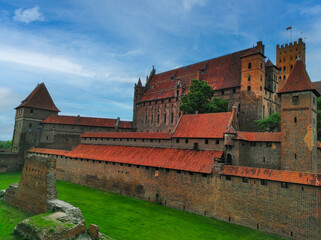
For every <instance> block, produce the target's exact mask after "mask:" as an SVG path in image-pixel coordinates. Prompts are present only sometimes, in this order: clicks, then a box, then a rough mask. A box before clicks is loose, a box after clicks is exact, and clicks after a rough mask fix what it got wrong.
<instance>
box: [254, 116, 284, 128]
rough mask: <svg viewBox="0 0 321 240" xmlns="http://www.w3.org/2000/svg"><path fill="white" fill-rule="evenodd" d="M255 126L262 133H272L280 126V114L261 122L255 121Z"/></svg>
mask: <svg viewBox="0 0 321 240" xmlns="http://www.w3.org/2000/svg"><path fill="white" fill-rule="evenodd" d="M254 123H255V125H256V126H257V127H258V128H259V129H260V130H261V131H263V132H272V131H273V130H274V129H276V128H280V126H281V114H280V113H273V114H272V115H270V116H269V117H267V118H264V119H261V120H255V121H254Z"/></svg>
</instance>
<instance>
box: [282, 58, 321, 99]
mask: <svg viewBox="0 0 321 240" xmlns="http://www.w3.org/2000/svg"><path fill="white" fill-rule="evenodd" d="M302 91H312V92H314V93H315V94H316V95H317V96H319V93H318V91H317V90H316V88H315V87H314V85H313V84H312V83H311V80H310V77H309V75H308V73H307V71H306V69H305V65H304V63H303V61H302V60H301V59H299V60H297V61H296V63H295V65H294V67H293V69H292V70H291V72H290V75H289V76H288V78H287V79H286V81H285V83H284V85H283V87H282V88H281V89H280V90H279V91H278V93H279V94H282V93H291V92H302Z"/></svg>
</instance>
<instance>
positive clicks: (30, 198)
mask: <svg viewBox="0 0 321 240" xmlns="http://www.w3.org/2000/svg"><path fill="white" fill-rule="evenodd" d="M55 168H56V159H55V158H54V157H50V156H35V155H29V156H28V157H27V159H26V162H25V165H24V168H23V171H22V176H21V179H20V182H19V183H13V184H11V185H10V186H9V187H8V189H7V190H3V191H1V194H0V197H4V200H5V201H6V202H7V203H8V204H10V205H11V206H14V207H17V208H19V209H22V210H24V211H27V212H30V213H33V214H38V215H35V216H33V217H30V218H27V219H25V220H23V221H22V222H20V223H19V224H18V225H17V226H16V227H15V229H14V234H15V236H16V237H17V238H18V239H22V240H30V239H35V240H58V239H76V240H92V239H95V240H96V239H111V238H109V237H107V236H105V235H103V234H101V233H100V232H99V227H98V226H97V225H94V224H90V225H89V227H88V229H86V224H85V219H84V218H83V215H82V213H81V211H80V209H79V208H77V207H74V206H72V205H71V204H69V203H67V202H64V201H61V200H58V199H57V189H56V174H55Z"/></svg>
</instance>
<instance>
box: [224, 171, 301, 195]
mask: <svg viewBox="0 0 321 240" xmlns="http://www.w3.org/2000/svg"><path fill="white" fill-rule="evenodd" d="M225 179H226V180H227V181H231V180H232V176H230V175H226V176H225ZM249 179H250V178H247V177H242V182H243V183H249ZM259 181H260V184H261V185H262V186H267V185H268V180H267V179H260V180H259ZM254 183H255V180H254ZM281 188H289V183H287V182H281ZM302 191H303V188H302Z"/></svg>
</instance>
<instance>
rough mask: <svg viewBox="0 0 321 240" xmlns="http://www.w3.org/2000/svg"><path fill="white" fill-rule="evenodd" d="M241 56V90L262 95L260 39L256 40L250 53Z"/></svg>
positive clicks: (262, 71) (262, 62) (262, 53)
mask: <svg viewBox="0 0 321 240" xmlns="http://www.w3.org/2000/svg"><path fill="white" fill-rule="evenodd" d="M241 58H242V59H241V61H242V63H241V64H242V66H241V92H253V93H254V94H255V95H256V96H263V95H264V83H265V56H264V45H263V44H262V42H261V41H260V42H257V45H256V47H254V48H253V51H252V53H250V54H247V55H245V56H242V57H241Z"/></svg>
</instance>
